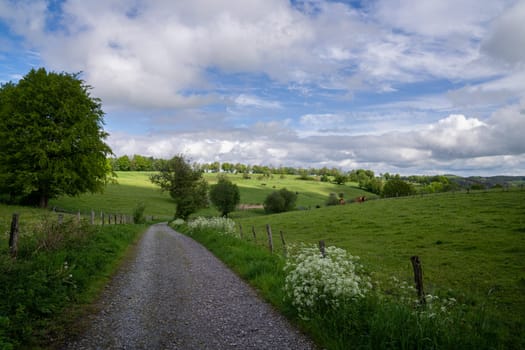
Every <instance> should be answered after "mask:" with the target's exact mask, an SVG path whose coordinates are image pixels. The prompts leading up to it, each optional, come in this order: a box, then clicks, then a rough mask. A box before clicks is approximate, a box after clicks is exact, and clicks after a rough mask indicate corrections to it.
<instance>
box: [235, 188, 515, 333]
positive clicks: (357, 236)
mask: <svg viewBox="0 0 525 350" xmlns="http://www.w3.org/2000/svg"><path fill="white" fill-rule="evenodd" d="M236 223H237V224H238V225H239V224H240V225H242V226H243V228H244V231H245V232H247V233H246V234H245V235H248V234H249V233H250V232H251V227H252V226H253V227H255V230H256V232H258V233H259V236H260V237H261V239H260V240H259V244H261V245H263V244H266V243H265V242H264V241H263V239H264V237H265V235H266V230H265V225H266V224H270V225H271V227H272V229H273V232H274V235H276V234H277V233H278V232H279V231H281V230H282V231H283V232H284V236H285V238H286V240H287V242H288V243H301V242H302V243H314V244H316V243H317V242H318V241H319V240H325V242H326V244H327V245H335V246H337V247H340V248H344V249H346V250H347V251H349V252H350V253H351V254H353V255H358V256H360V257H361V263H363V264H364V265H365V267H366V269H367V270H368V271H370V273H371V276H372V278H373V279H374V280H376V281H378V282H379V283H380V284H384V285H388V284H389V283H391V280H392V278H393V277H395V278H397V279H398V280H401V281H405V282H407V283H409V284H413V272H412V267H411V263H410V257H411V256H412V255H418V256H420V258H421V260H422V264H423V275H424V284H425V291H426V292H427V293H430V294H433V295H438V296H441V297H453V298H455V299H456V300H458V302H459V303H461V304H465V305H468V306H472V307H474V308H476V309H477V310H479V312H481V311H483V312H486V313H488V314H489V315H491V316H490V317H495V318H497V319H499V320H500V321H501V322H503V323H505V324H507V323H508V325H509V329H512V328H513V327H517V325H519V327H518V329H523V328H524V325H525V316H524V315H525V297H524V295H525V191H521V190H514V191H508V192H503V191H501V190H500V191H486V192H485V191H480V192H471V193H469V194H467V193H466V192H460V193H444V194H436V195H428V196H415V197H405V198H397V199H381V200H373V201H368V202H365V203H362V204H355V203H354V204H349V205H345V206H336V207H326V208H321V209H314V210H305V211H295V212H288V213H283V214H279V215H268V216H259V217H251V218H241V219H237V220H236ZM274 243H275V245H276V249H277V250H278V251H280V250H281V247H279V244H280V240H279V239H277V238H275V239H274Z"/></svg>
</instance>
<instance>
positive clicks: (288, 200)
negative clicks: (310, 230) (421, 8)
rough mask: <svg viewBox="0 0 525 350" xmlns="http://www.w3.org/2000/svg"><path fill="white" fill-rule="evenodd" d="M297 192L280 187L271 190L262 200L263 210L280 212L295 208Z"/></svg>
mask: <svg viewBox="0 0 525 350" xmlns="http://www.w3.org/2000/svg"><path fill="white" fill-rule="evenodd" d="M296 201H297V194H296V193H295V192H292V191H288V190H287V189H286V188H282V189H280V190H279V191H273V192H272V193H270V194H269V195H268V196H267V197H266V199H265V200H264V210H265V211H266V212H267V213H282V212H285V211H289V210H292V209H294V208H295V202H296Z"/></svg>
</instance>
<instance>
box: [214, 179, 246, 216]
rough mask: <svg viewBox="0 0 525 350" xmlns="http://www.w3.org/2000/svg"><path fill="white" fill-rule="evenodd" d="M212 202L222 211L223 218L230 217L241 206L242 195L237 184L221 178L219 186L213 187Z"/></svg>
mask: <svg viewBox="0 0 525 350" xmlns="http://www.w3.org/2000/svg"><path fill="white" fill-rule="evenodd" d="M210 200H211V202H212V203H213V205H215V206H216V207H217V209H219V210H220V211H221V215H222V216H228V214H229V213H231V212H232V211H234V210H235V206H236V205H237V204H239V202H240V200H241V193H240V191H239V187H237V185H236V184H234V183H232V182H231V181H230V180H228V178H227V177H226V176H220V177H219V181H218V182H217V184H215V185H212V186H211V189H210Z"/></svg>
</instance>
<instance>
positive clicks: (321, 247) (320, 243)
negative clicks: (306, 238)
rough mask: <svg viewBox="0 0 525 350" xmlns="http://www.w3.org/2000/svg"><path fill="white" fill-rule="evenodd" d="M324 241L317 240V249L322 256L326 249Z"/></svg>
mask: <svg viewBox="0 0 525 350" xmlns="http://www.w3.org/2000/svg"><path fill="white" fill-rule="evenodd" d="M325 247H326V245H325V243H324V241H319V251H320V252H321V255H322V256H323V258H326V250H325Z"/></svg>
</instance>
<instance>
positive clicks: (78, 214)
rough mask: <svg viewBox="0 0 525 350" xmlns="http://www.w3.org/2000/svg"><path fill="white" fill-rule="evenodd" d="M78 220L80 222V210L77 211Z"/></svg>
mask: <svg viewBox="0 0 525 350" xmlns="http://www.w3.org/2000/svg"><path fill="white" fill-rule="evenodd" d="M77 222H78V223H79V224H80V210H79V211H77Z"/></svg>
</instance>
